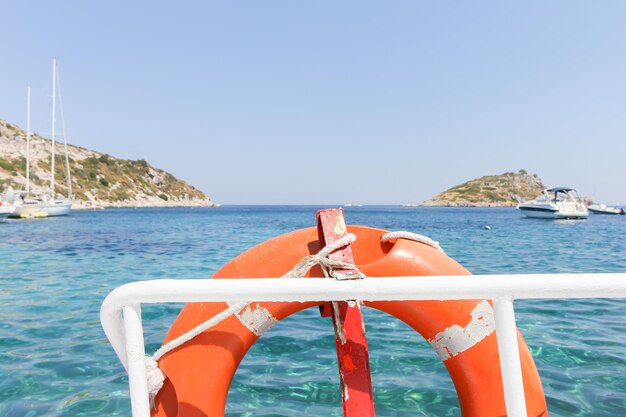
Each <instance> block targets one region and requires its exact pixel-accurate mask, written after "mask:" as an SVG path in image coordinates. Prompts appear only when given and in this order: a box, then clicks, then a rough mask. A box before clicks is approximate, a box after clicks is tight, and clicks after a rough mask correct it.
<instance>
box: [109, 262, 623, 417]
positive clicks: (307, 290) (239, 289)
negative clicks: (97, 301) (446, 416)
mask: <svg viewBox="0 0 626 417" xmlns="http://www.w3.org/2000/svg"><path fill="white" fill-rule="evenodd" d="M278 280H279V281H278ZM584 298H626V273H563V274H518V275H514V274H505V275H472V276H437V277H432V276H411V277H368V278H365V279H361V280H343V281H340V280H334V279H310V278H289V279H285V278H248V279H184V280H179V279H177V280H173V279H160V280H150V281H137V282H132V283H129V284H125V285H122V286H120V287H118V288H116V289H115V290H113V291H112V292H111V293H110V294H109V295H108V296H107V297H106V299H105V300H104V302H103V304H102V307H101V311H100V320H101V322H102V327H103V328H104V331H105V333H106V335H107V337H108V339H109V341H110V342H111V344H112V346H113V348H114V350H115V352H116V353H117V355H118V357H119V359H120V361H121V362H122V364H123V365H124V367H125V368H126V370H127V372H128V377H129V388H130V398H131V409H132V415H133V417H149V416H150V405H149V399H148V386H147V379H146V369H145V362H144V357H145V347H144V338H143V327H142V323H141V305H142V304H156V303H187V302H224V301H227V302H243V301H250V300H254V301H258V302H263V301H279V302H280V301H282V302H310V301H320V302H321V301H346V300H361V301H401V300H467V299H489V300H492V301H493V309H494V318H495V327H496V338H497V343H498V351H499V357H500V364H501V372H502V382H503V387H504V398H505V402H506V411H507V415H508V416H509V417H526V415H527V414H526V401H525V397H524V389H523V382H522V370H521V365H520V360H519V348H518V343H517V333H516V322H515V310H514V306H513V301H514V300H517V299H584Z"/></svg>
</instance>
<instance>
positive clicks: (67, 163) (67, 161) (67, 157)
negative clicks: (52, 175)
mask: <svg viewBox="0 0 626 417" xmlns="http://www.w3.org/2000/svg"><path fill="white" fill-rule="evenodd" d="M57 87H58V89H59V105H60V107H61V133H62V134H63V145H64V146H65V168H66V170H67V172H66V176H67V198H68V200H72V177H71V172H70V154H69V151H68V149H67V131H66V130H65V112H64V111H63V92H62V91H61V77H59V74H57Z"/></svg>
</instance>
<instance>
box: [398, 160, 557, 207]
mask: <svg viewBox="0 0 626 417" xmlns="http://www.w3.org/2000/svg"><path fill="white" fill-rule="evenodd" d="M544 189H545V186H544V185H543V182H542V181H541V178H539V176H538V175H537V174H533V175H531V174H529V173H528V172H526V171H525V170H523V169H522V170H519V171H518V172H505V173H504V174H501V175H487V176H484V177H480V178H477V179H474V180H471V181H468V182H466V183H463V184H461V185H456V186H454V187H452V188H450V189H449V190H446V191H444V192H442V193H440V194H437V195H436V196H434V197H431V198H430V199H428V200H426V201H425V202H423V203H421V204H407V205H415V206H446V207H515V206H516V205H517V204H519V203H520V202H523V201H527V200H531V199H533V198H535V197H537V196H538V195H540V194H541V193H542V192H543V190H544Z"/></svg>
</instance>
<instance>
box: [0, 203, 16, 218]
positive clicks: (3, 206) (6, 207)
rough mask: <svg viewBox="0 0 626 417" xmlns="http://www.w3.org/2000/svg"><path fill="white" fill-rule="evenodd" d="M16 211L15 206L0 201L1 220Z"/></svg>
mask: <svg viewBox="0 0 626 417" xmlns="http://www.w3.org/2000/svg"><path fill="white" fill-rule="evenodd" d="M14 211H15V206H14V205H11V204H7V203H5V202H3V201H0V222H2V221H4V219H6V218H7V217H9V216H10V215H11V214H12V213H13V212H14Z"/></svg>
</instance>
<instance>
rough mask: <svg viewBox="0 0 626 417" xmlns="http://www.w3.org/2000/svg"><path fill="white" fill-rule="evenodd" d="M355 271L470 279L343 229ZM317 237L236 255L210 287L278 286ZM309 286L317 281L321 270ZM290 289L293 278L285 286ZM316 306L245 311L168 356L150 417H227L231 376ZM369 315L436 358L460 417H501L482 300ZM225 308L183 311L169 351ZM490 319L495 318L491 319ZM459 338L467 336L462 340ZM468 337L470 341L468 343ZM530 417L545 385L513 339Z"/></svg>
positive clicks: (311, 233) (286, 239) (404, 305)
mask: <svg viewBox="0 0 626 417" xmlns="http://www.w3.org/2000/svg"><path fill="white" fill-rule="evenodd" d="M348 231H349V232H351V233H354V234H355V235H356V236H357V240H356V242H354V243H352V248H353V254H354V259H355V263H356V265H357V266H358V268H359V270H360V271H361V272H363V273H364V274H366V275H367V276H372V277H376V276H410V275H424V276H426V275H469V272H468V271H467V270H466V269H465V268H463V267H462V266H461V265H459V264H458V263H457V262H456V261H454V260H453V259H451V258H449V257H448V256H446V255H445V254H443V253H442V252H439V251H438V250H436V249H434V248H432V247H430V246H427V245H424V244H422V243H418V242H414V241H410V240H404V239H398V240H396V241H391V242H386V243H381V241H380V238H381V236H382V235H383V234H385V233H386V231H383V230H380V229H373V228H369V227H363V226H348ZM320 249H321V248H320V244H319V241H318V237H317V229H316V228H314V227H311V228H307V229H301V230H297V231H294V232H291V233H287V234H285V235H282V236H279V237H276V238H274V239H271V240H268V241H266V242H264V243H262V244H260V245H258V246H255V247H253V248H252V249H250V250H248V251H246V252H244V253H243V254H241V255H239V256H238V257H236V258H235V259H233V260H232V261H230V262H229V263H228V264H226V265H225V266H224V267H222V268H221V269H220V270H219V271H218V272H217V273H216V274H215V275H214V279H215V278H255V277H280V276H282V275H283V274H285V273H286V272H288V271H289V270H290V269H291V268H292V267H293V266H294V265H296V264H297V263H298V262H299V261H300V259H301V258H302V257H304V256H306V255H309V254H314V253H317V252H318V251H319V250H320ZM308 276H314V277H322V276H323V275H322V271H321V270H320V268H319V267H315V268H313V269H312V270H311V271H310V273H309V274H308ZM285 279H289V278H285ZM316 304H317V303H284V302H271V303H250V304H249V305H248V306H247V307H245V308H244V309H242V310H241V311H240V312H239V313H238V314H237V315H234V316H231V317H229V318H227V319H226V320H224V321H222V322H221V323H219V324H218V325H216V326H215V327H213V328H211V329H209V330H207V331H205V332H203V333H201V334H200V335H198V336H196V337H195V338H194V339H192V340H190V341H188V342H187V343H185V344H184V345H182V346H180V347H178V348H176V349H174V350H172V351H171V352H169V353H167V354H165V355H164V356H163V357H162V358H161V359H160V360H159V367H160V368H161V369H162V370H163V371H164V372H165V374H166V375H167V379H166V380H165V383H164V385H163V388H162V389H161V391H160V392H159V394H158V395H157V397H156V402H155V409H154V410H153V412H152V415H153V416H159V417H174V416H181V417H182V416H184V417H206V416H223V415H224V408H225V406H226V399H227V395H228V388H229V386H230V383H231V380H232V378H233V376H234V374H235V371H236V369H237V366H238V365H239V363H240V362H241V360H242V359H243V357H244V355H245V354H246V352H247V351H248V349H250V347H251V346H252V345H253V344H254V342H255V341H256V340H257V339H258V338H259V337H260V336H261V334H263V332H264V331H266V330H267V329H269V328H270V327H271V326H272V325H274V324H275V323H277V322H278V321H280V320H282V319H284V318H285V317H287V316H289V315H291V314H294V313H296V312H298V311H301V310H303V309H305V308H309V307H311V306H314V305H316ZM366 305H368V306H370V307H373V308H376V309H379V310H382V311H384V312H387V313H389V314H391V315H393V316H395V317H397V318H399V319H400V320H402V321H404V322H405V323H407V324H408V325H409V326H411V327H412V328H413V329H415V330H416V331H417V332H419V333H420V334H421V335H422V336H423V337H424V338H425V339H426V340H428V341H429V342H430V343H431V345H432V346H433V347H434V348H435V349H436V351H437V353H438V354H439V356H440V357H441V358H442V360H443V361H444V364H445V366H446V367H447V369H448V371H449V373H450V376H451V378H452V381H453V383H454V386H455V388H456V391H457V394H458V397H459V401H460V405H461V411H462V415H463V416H464V417H501V416H505V415H506V409H505V404H504V394H503V387H502V379H501V374H500V361H499V357H498V348H497V342H496V336H495V332H494V331H493V330H494V329H493V323H492V322H490V320H489V318H488V317H487V316H489V314H490V312H491V305H490V303H488V302H487V301H485V300H461V301H401V302H398V301H393V302H391V301H389V302H368V303H366ZM226 308H228V306H227V304H226V303H190V304H187V305H186V306H185V307H184V308H183V310H182V312H181V313H180V315H179V316H178V318H177V319H176V320H175V322H174V324H173V325H172V327H171V329H170V331H169V333H168V334H167V336H166V339H165V342H168V341H170V340H173V339H175V338H176V337H178V336H180V335H181V334H183V333H185V332H187V331H188V330H190V329H192V328H194V327H195V326H197V325H198V324H200V323H202V322H204V321H205V320H207V319H208V318H209V317H212V316H215V315H216V314H218V313H220V312H222V311H224V310H225V309H226ZM491 317H493V316H491ZM464 329H465V331H464ZM468 333H470V334H472V333H473V335H472V337H470V338H469V339H467V338H466V337H465V336H464V335H467V334H468ZM518 342H519V346H520V359H521V364H522V375H523V380H524V392H525V395H526V405H527V410H528V415H529V416H531V417H540V416H547V415H548V413H547V406H546V401H545V397H544V394H543V389H542V386H541V381H540V379H539V375H538V373H537V369H536V367H535V364H534V362H533V359H532V357H531V355H530V352H529V351H528V348H527V346H526V344H525V343H524V340H523V338H522V336H521V334H519V332H518Z"/></svg>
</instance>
